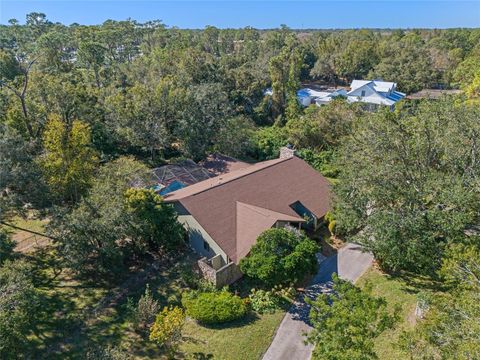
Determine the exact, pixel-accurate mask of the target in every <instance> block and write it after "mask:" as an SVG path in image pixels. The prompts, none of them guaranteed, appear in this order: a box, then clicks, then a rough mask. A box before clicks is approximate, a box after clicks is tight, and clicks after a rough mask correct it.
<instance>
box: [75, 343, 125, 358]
mask: <svg viewBox="0 0 480 360" xmlns="http://www.w3.org/2000/svg"><path fill="white" fill-rule="evenodd" d="M84 359H85V360H131V359H133V357H132V356H131V355H129V354H128V353H126V352H125V351H123V350H121V349H120V348H115V347H110V346H109V347H105V348H103V347H98V346H93V347H89V348H88V349H87V351H86V353H85V354H84Z"/></svg>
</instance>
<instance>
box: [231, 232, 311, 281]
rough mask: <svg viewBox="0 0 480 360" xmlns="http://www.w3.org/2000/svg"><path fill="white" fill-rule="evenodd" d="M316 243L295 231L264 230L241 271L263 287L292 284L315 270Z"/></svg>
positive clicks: (243, 260)
mask: <svg viewBox="0 0 480 360" xmlns="http://www.w3.org/2000/svg"><path fill="white" fill-rule="evenodd" d="M317 251H318V246H317V244H316V243H315V242H314V241H313V240H310V239H309V238H307V237H306V236H305V235H303V234H302V233H300V232H299V231H297V230H294V229H280V228H279V229H277V228H275V229H269V230H265V231H264V232H263V233H262V234H260V236H259V237H258V239H257V242H256V243H255V245H253V246H252V249H251V250H250V253H249V254H248V256H247V257H245V258H243V259H242V260H241V261H240V269H241V270H242V272H243V273H244V274H245V275H247V276H248V277H250V278H252V279H254V280H256V281H259V282H260V283H262V284H264V285H266V286H274V285H278V284H288V283H295V282H297V281H299V280H302V279H303V278H304V277H305V276H306V275H308V274H312V273H314V272H315V271H316V268H317V258H316V256H315V254H316V252H317Z"/></svg>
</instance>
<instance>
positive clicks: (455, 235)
mask: <svg viewBox="0 0 480 360" xmlns="http://www.w3.org/2000/svg"><path fill="white" fill-rule="evenodd" d="M479 119H480V112H479V111H478V109H476V108H474V107H467V106H465V105H461V104H456V103H455V102H454V101H450V100H441V101H437V102H435V103H424V104H423V105H421V106H420V107H419V108H418V109H410V108H408V107H407V108H405V109H398V110H397V111H396V112H394V113H392V112H387V111H386V112H381V113H378V114H375V115H369V116H366V117H364V118H362V119H361V120H360V121H359V122H358V123H357V126H356V130H355V132H354V133H353V134H352V135H351V136H350V137H349V138H347V139H346V140H345V144H344V146H343V151H342V156H341V157H340V163H339V167H340V168H341V175H340V182H339V185H338V186H337V187H336V195H337V206H336V214H337V225H338V227H337V230H338V231H340V232H341V233H344V234H346V235H347V239H351V240H354V241H359V242H361V243H362V244H363V245H364V246H365V247H366V248H367V249H368V250H371V251H373V253H374V255H375V257H376V259H377V261H378V262H379V264H380V266H381V267H382V268H384V269H387V270H390V271H399V270H411V271H415V272H420V273H430V274H432V273H434V271H435V270H436V269H438V267H439V266H440V262H441V259H442V253H443V249H444V247H445V245H446V244H448V243H451V242H457V241H459V239H462V234H463V231H464V230H465V229H466V228H468V227H469V226H471V224H475V223H478V213H479V211H480V205H479V204H480V201H479V200H480V187H479V186H480V162H479V161H480V148H479V147H478V138H479V135H480V121H479ZM460 144H461V145H460Z"/></svg>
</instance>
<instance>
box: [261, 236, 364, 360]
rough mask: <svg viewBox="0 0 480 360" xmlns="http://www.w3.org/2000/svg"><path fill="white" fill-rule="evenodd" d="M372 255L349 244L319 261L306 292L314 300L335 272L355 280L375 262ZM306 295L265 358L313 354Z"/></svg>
mask: <svg viewBox="0 0 480 360" xmlns="http://www.w3.org/2000/svg"><path fill="white" fill-rule="evenodd" d="M372 261H373V256H372V255H371V254H369V253H365V252H363V251H362V248H361V247H360V246H359V245H356V244H347V245H346V246H345V247H343V248H342V249H340V250H339V251H338V253H337V254H336V255H333V256H330V257H328V258H326V259H325V260H324V261H323V262H321V263H320V267H319V270H318V273H317V275H316V276H315V277H314V278H313V280H312V283H311V285H309V286H308V287H307V288H306V289H305V290H306V291H305V295H304V296H308V297H309V298H311V299H314V298H316V297H317V296H318V294H320V293H322V292H327V291H329V290H330V285H331V280H332V274H333V273H337V274H338V276H340V278H342V279H344V280H349V281H351V282H355V281H356V280H357V279H358V278H359V277H360V276H361V275H362V274H363V273H364V272H365V271H366V270H367V269H368V268H369V267H370V266H371V264H372ZM304 296H302V297H301V298H299V299H298V301H296V302H295V303H294V305H293V306H292V307H291V308H290V309H289V311H288V312H287V313H286V314H285V317H284V318H283V320H282V322H281V324H280V326H279V328H278V330H277V333H276V334H275V337H274V338H273V341H272V343H271V344H270V347H269V348H268V350H267V351H266V353H265V355H264V356H263V360H292V359H295V360H308V359H310V358H311V356H312V351H313V346H312V345H310V344H308V345H305V343H304V340H305V336H304V334H305V333H306V332H309V331H310V330H311V326H310V324H309V322H308V313H309V311H310V307H309V306H308V305H307V304H306V303H305V301H304Z"/></svg>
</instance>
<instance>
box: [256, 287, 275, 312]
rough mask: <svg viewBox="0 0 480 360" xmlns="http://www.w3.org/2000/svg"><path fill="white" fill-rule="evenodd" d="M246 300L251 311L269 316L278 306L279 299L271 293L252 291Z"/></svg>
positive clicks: (259, 290)
mask: <svg viewBox="0 0 480 360" xmlns="http://www.w3.org/2000/svg"><path fill="white" fill-rule="evenodd" d="M248 298H249V300H250V306H251V307H252V309H253V310H254V311H256V312H257V313H259V314H271V313H273V312H275V310H276V309H277V308H278V307H279V306H280V299H279V298H278V296H277V295H276V294H275V293H274V292H273V291H268V290H262V289H258V290H257V289H252V291H251V293H250V295H249V296H248Z"/></svg>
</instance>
